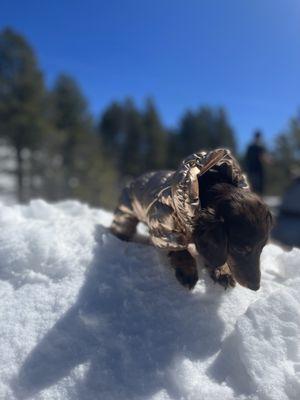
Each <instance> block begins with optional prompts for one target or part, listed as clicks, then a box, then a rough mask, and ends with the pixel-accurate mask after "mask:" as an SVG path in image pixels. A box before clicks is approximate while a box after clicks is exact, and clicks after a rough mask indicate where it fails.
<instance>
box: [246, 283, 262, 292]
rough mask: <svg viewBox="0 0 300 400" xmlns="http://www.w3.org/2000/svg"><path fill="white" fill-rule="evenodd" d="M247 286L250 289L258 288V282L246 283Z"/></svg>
mask: <svg viewBox="0 0 300 400" xmlns="http://www.w3.org/2000/svg"><path fill="white" fill-rule="evenodd" d="M247 287H248V288H249V289H251V290H258V289H259V288H260V284H259V283H248V285H247Z"/></svg>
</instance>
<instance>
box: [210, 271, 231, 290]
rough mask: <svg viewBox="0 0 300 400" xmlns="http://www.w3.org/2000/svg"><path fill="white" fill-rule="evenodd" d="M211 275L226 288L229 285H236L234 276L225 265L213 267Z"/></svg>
mask: <svg viewBox="0 0 300 400" xmlns="http://www.w3.org/2000/svg"><path fill="white" fill-rule="evenodd" d="M210 276H211V278H212V280H213V281H214V282H216V283H218V284H219V285H221V286H223V287H224V289H225V290H226V289H227V288H229V287H235V284H236V282H235V280H234V279H233V276H232V275H231V273H230V271H227V270H224V269H223V267H220V268H215V269H213V270H212V271H211V273H210Z"/></svg>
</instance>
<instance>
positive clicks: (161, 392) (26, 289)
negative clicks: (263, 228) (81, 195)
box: [0, 200, 300, 400]
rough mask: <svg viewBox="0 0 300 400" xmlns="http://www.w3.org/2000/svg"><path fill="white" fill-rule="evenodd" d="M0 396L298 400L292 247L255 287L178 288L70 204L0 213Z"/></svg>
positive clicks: (299, 256)
mask: <svg viewBox="0 0 300 400" xmlns="http://www.w3.org/2000/svg"><path fill="white" fill-rule="evenodd" d="M0 219H1V231H0V316H1V324H0V361H1V362H0V399H5V400H11V399H43V400H46V399H47V400H49V399H53V400H54V399H55V400H60V399H61V400H67V399H70V400H76V399H78V400H79V399H80V400H97V399H99V400H100V399H101V400H127V399H128V400H135V399H145V400H171V399H174V400H179V399H180V400H185V399H187V400H201V399H205V400H206V399H212V400H214V399H216V400H218V399H220V400H229V399H238V400H241V399H247V400H248V399H261V400H267V399H268V400H287V399H289V400H293V399H294V400H298V399H300V351H299V349H300V265H299V260H300V250H298V249H294V250H292V251H291V252H289V253H286V252H284V251H283V250H281V249H280V248H279V247H277V246H275V245H272V244H270V245H268V246H267V247H266V248H265V249H264V251H263V254H262V287H261V289H260V290H259V291H258V292H251V291H250V290H247V289H245V288H242V287H239V286H237V287H236V288H235V289H232V290H227V291H224V290H223V289H222V288H221V287H219V286H218V285H215V284H214V283H213V282H211V281H210V279H209V277H208V276H207V275H206V273H205V272H203V273H202V275H201V277H200V280H199V282H198V284H197V286H196V288H195V289H194V290H193V291H192V292H189V291H188V290H186V289H185V288H183V287H181V286H180V285H179V284H178V283H177V281H176V279H175V277H174V274H173V272H172V270H171V269H170V267H169V265H168V261H167V258H166V256H165V255H164V254H162V253H161V252H159V251H158V250H156V249H155V248H152V247H150V246H147V245H142V244H137V243H124V242H121V241H119V240H118V239H117V238H115V237H113V236H111V235H110V234H109V233H108V230H107V226H108V225H109V223H110V221H111V214H109V213H107V212H105V211H102V210H93V209H90V208H88V207H87V206H86V205H82V204H80V203H77V202H71V201H69V202H63V203H60V204H56V205H49V204H47V203H45V202H44V201H41V200H38V201H33V202H31V203H30V204H29V205H28V206H17V205H15V206H11V207H7V206H4V205H2V206H0Z"/></svg>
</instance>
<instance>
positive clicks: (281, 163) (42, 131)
mask: <svg viewBox="0 0 300 400" xmlns="http://www.w3.org/2000/svg"><path fill="white" fill-rule="evenodd" d="M299 100H300V99H299ZM0 138H1V140H2V143H5V144H6V145H7V146H10V148H12V149H13V154H14V158H15V168H14V169H13V170H11V171H10V172H11V174H13V176H14V178H15V182H16V197H17V198H18V200H19V201H20V202H26V201H28V200H29V199H31V198H35V197H42V198H45V199H47V200H49V201H58V200H60V199H65V198H76V199H79V200H82V201H85V202H88V203H89V204H91V205H94V206H99V205H101V206H104V207H107V208H112V207H113V206H114V205H115V203H116V199H117V197H118V193H119V191H120V188H121V187H122V185H124V184H125V183H126V182H127V181H128V180H129V179H130V178H132V177H134V176H137V175H139V174H141V173H143V172H145V171H148V170H155V169H174V168H176V167H177V165H178V163H179V161H180V160H181V159H182V158H184V157H185V156H187V155H188V154H190V153H193V152H195V151H198V150H203V149H206V150H208V149H212V148H216V147H227V148H230V149H231V150H232V151H233V153H234V154H235V155H236V157H237V158H239V160H240V161H241V162H243V154H237V152H236V150H237V140H236V134H235V132H234V129H233V128H232V126H231V125H230V121H229V120H228V116H227V113H226V110H225V108H223V107H220V108H212V107H208V106H201V105H200V106H199V108H198V109H196V110H187V111H185V112H184V114H183V115H182V117H181V119H180V122H179V124H178V126H177V127H176V128H175V129H168V128H166V127H165V126H164V124H163V123H162V121H161V119H160V116H159V113H158V111H157V108H156V105H155V102H154V100H153V99H151V98H148V99H147V100H146V101H145V104H144V107H143V108H138V107H137V106H136V104H135V103H134V100H133V99H132V98H130V97H128V98H126V99H124V100H123V101H121V102H120V101H115V102H113V103H112V104H109V105H108V106H107V108H106V109H105V110H103V111H102V112H101V113H100V110H99V117H97V118H95V117H94V116H93V115H92V114H91V113H90V111H89V107H88V104H87V101H86V99H85V97H84V95H83V94H82V92H81V89H80V87H79V86H78V84H77V83H76V81H75V80H74V79H73V78H72V77H70V76H69V75H67V74H61V75H60V76H58V77H57V79H56V81H55V83H54V85H53V87H51V88H47V87H46V85H45V82H44V79H43V74H42V72H41V70H40V68H39V65H38V62H37V58H36V55H35V54H34V51H33V49H32V48H31V46H30V45H29V44H28V42H27V40H26V39H25V38H24V37H23V36H22V35H20V34H18V33H17V32H15V31H14V30H12V29H9V28H7V29H4V30H3V31H2V32H0ZM0 162H1V164H0V170H1V169H5V168H6V164H5V160H0ZM299 165H300V119H299V117H295V118H292V119H291V121H290V123H289V125H288V128H287V130H286V132H282V133H280V134H278V136H277V137H276V139H275V142H274V143H272V152H271V163H270V165H268V166H267V167H266V168H267V194H281V193H282V191H283V190H284V188H285V187H286V185H287V184H288V183H289V182H290V180H291V178H292V176H293V174H298V173H299Z"/></svg>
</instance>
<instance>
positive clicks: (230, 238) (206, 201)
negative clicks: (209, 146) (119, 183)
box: [111, 149, 272, 290]
mask: <svg viewBox="0 0 300 400" xmlns="http://www.w3.org/2000/svg"><path fill="white" fill-rule="evenodd" d="M271 219H272V218H271V214H270V212H269V210H268V208H267V207H266V205H265V204H264V203H263V202H262V200H261V199H260V198H259V197H258V196H257V195H255V194H254V193H252V192H251V191H250V189H249V186H248V183H247V180H246V177H245V176H244V175H243V173H242V171H241V168H240V166H239V164H238V163H237V161H236V160H235V159H234V158H233V157H232V155H231V153H230V152H229V151H228V150H226V149H217V150H214V151H211V152H209V153H205V152H202V153H197V154H193V155H191V156H189V157H188V158H187V159H185V160H184V161H183V162H182V163H181V165H180V166H179V168H178V170H177V171H159V172H151V173H148V174H145V175H142V176H141V177H139V178H137V179H136V180H134V181H133V182H131V184H130V185H129V186H127V187H126V188H125V189H124V190H123V192H122V195H121V199H120V202H119V205H118V207H117V209H116V211H115V215H114V220H113V223H112V226H111V230H112V232H113V233H114V234H115V235H117V236H118V237H120V238H122V239H125V240H130V239H132V237H133V235H134V234H135V230H136V225H137V223H138V222H139V221H141V222H144V223H146V224H147V226H148V228H149V234H150V238H151V241H152V243H153V244H154V245H156V246H157V247H160V248H163V249H166V250H168V252H169V256H170V260H171V264H172V266H173V267H174V269H175V271H176V277H177V279H178V280H179V281H180V282H181V283H182V284H183V285H184V286H187V287H189V288H193V287H194V286H195V284H196V282H197V280H198V274H197V268H196V262H195V259H194V257H193V255H191V254H190V247H191V246H190V245H195V246H196V249H197V251H198V253H199V254H200V255H201V256H202V258H203V259H204V262H205V265H206V267H207V268H209V270H210V272H211V277H212V278H213V279H214V280H215V281H217V282H218V283H220V284H221V285H223V286H225V287H227V286H234V284H235V280H236V281H238V282H239V283H240V284H241V285H243V286H245V287H248V288H249V289H252V290H257V289H258V288H259V285H260V266H259V259H260V254H261V251H262V248H263V247H264V245H265V244H266V242H267V239H268V235H269V230H270V226H271ZM226 263H227V265H225V264H226Z"/></svg>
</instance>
